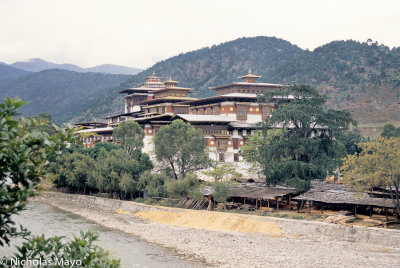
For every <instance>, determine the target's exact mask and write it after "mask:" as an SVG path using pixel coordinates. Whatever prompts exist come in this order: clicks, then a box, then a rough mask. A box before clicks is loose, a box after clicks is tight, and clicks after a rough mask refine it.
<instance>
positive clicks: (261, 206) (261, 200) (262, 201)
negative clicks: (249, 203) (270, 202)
mask: <svg viewBox="0 0 400 268" xmlns="http://www.w3.org/2000/svg"><path fill="white" fill-rule="evenodd" d="M262 202H263V200H262V199H261V200H260V210H262Z"/></svg>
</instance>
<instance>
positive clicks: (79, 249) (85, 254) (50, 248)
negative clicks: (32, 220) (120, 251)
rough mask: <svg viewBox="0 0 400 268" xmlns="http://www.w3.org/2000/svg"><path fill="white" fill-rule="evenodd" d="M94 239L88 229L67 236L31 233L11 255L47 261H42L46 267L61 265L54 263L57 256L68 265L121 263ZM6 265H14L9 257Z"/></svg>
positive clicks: (109, 266) (110, 265) (107, 266)
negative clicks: (48, 236) (70, 236)
mask: <svg viewBox="0 0 400 268" xmlns="http://www.w3.org/2000/svg"><path fill="white" fill-rule="evenodd" d="M97 240H98V236H97V235H96V234H94V233H92V232H90V231H89V232H87V233H83V232H81V234H80V237H74V238H73V239H70V240H66V239H65V237H58V236H55V237H50V238H46V237H45V236H44V235H41V236H34V237H31V238H30V239H29V240H28V241H26V242H23V244H22V246H20V247H17V250H18V252H17V253H16V254H15V257H14V258H18V259H19V260H21V261H22V260H24V261H31V262H32V263H34V261H37V262H39V263H43V264H44V263H47V264H48V265H44V266H46V267H61V266H60V264H59V265H57V262H59V261H60V260H63V262H64V263H63V264H64V265H63V266H67V267H104V268H117V267H120V261H119V260H117V259H112V258H111V256H110V253H109V252H108V251H105V250H103V249H102V248H101V247H99V246H98V245H95V244H94V242H96V241H97ZM48 262H52V264H50V263H48ZM7 265H9V267H14V266H13V265H12V263H11V260H8V261H7ZM24 266H25V265H24ZM27 266H31V265H29V264H27ZM39 266H41V265H39Z"/></svg>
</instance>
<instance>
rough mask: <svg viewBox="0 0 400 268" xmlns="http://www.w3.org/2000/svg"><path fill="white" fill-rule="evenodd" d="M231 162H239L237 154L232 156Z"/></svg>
mask: <svg viewBox="0 0 400 268" xmlns="http://www.w3.org/2000/svg"><path fill="white" fill-rule="evenodd" d="M233 161H235V162H239V154H238V153H235V154H233Z"/></svg>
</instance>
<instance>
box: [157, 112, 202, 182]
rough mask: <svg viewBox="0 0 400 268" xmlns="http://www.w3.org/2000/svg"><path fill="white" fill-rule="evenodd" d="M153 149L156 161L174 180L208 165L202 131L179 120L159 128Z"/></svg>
mask: <svg viewBox="0 0 400 268" xmlns="http://www.w3.org/2000/svg"><path fill="white" fill-rule="evenodd" d="M154 149H155V154H156V157H157V160H158V161H160V163H161V164H162V165H164V166H165V167H168V168H170V169H171V171H172V174H173V176H174V177H175V179H179V178H180V179H182V178H184V177H185V175H186V174H187V173H190V172H194V171H197V170H199V169H202V168H204V167H206V165H207V163H208V161H207V158H206V153H205V149H206V144H205V139H204V135H203V133H202V131H201V130H197V129H196V128H195V127H193V126H192V125H190V124H189V123H185V122H183V121H182V120H180V119H178V120H174V121H173V122H172V123H171V124H170V125H168V126H164V127H162V128H160V130H159V131H158V132H157V133H156V135H155V137H154Z"/></svg>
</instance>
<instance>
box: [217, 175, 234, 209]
mask: <svg viewBox="0 0 400 268" xmlns="http://www.w3.org/2000/svg"><path fill="white" fill-rule="evenodd" d="M230 194H231V183H229V182H216V183H214V193H213V197H214V200H215V201H216V202H218V203H223V204H224V209H226V200H228V198H229V196H230Z"/></svg>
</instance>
